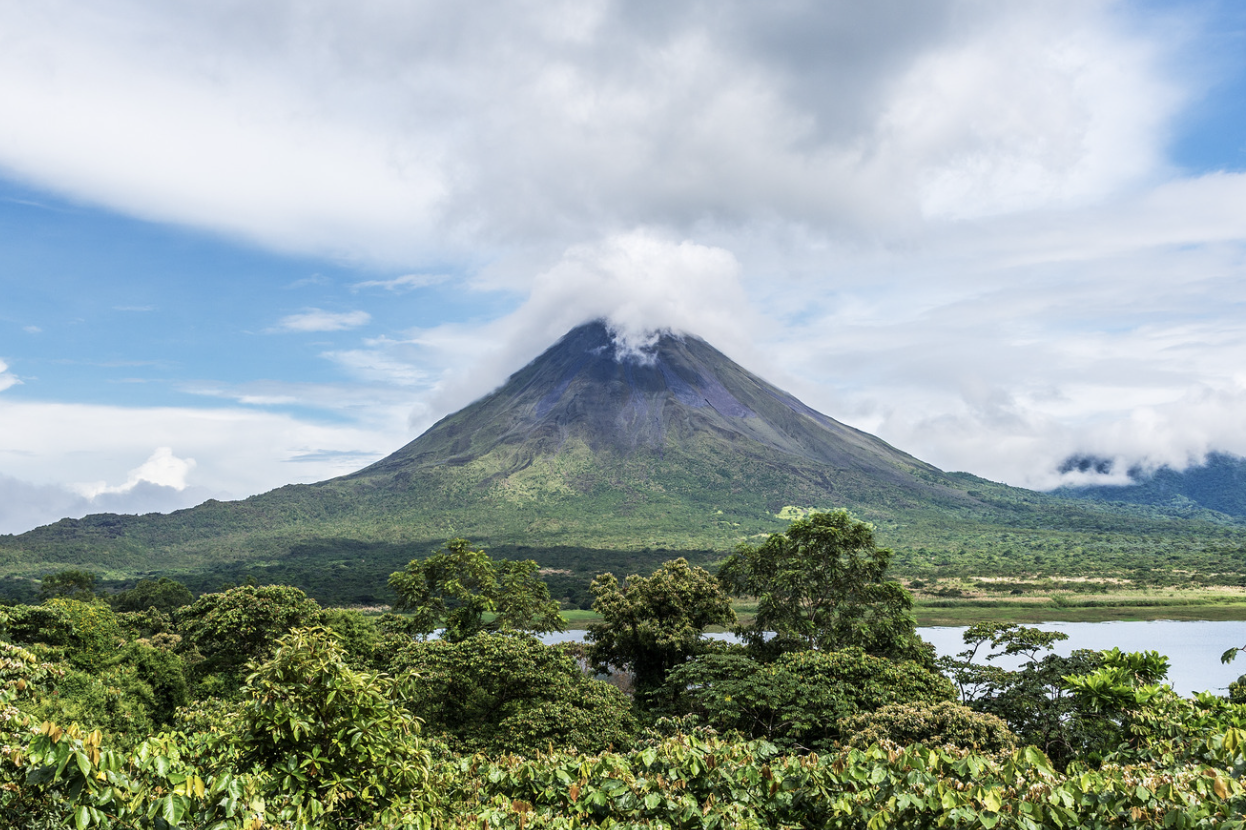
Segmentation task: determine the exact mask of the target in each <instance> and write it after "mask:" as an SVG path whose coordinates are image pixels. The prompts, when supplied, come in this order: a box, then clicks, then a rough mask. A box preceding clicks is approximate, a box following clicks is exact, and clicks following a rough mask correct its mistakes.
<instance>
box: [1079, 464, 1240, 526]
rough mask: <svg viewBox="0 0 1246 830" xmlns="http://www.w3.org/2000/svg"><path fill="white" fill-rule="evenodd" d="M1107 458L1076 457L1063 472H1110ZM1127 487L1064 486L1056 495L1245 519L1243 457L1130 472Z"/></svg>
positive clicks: (1110, 467)
mask: <svg viewBox="0 0 1246 830" xmlns="http://www.w3.org/2000/svg"><path fill="white" fill-rule="evenodd" d="M1112 467H1113V463H1112V461H1111V460H1110V459H1103V458H1090V457H1076V458H1072V459H1069V460H1068V461H1066V462H1065V468H1067V469H1065V468H1062V472H1067V471H1068V470H1072V469H1080V470H1082V471H1083V472H1087V471H1090V470H1095V471H1097V472H1099V473H1110V472H1112ZM1129 478H1130V481H1131V483H1130V484H1121V485H1111V486H1109V485H1102V484H1099V485H1086V486H1082V487H1064V488H1062V489H1060V490H1058V491H1057V493H1058V494H1060V495H1064V496H1069V497H1073V498H1081V499H1093V500H1095V501H1104V502H1121V503H1125V504H1149V505H1156V506H1167V507H1171V508H1174V509H1180V508H1182V507H1190V506H1196V507H1200V508H1203V509H1206V510H1215V511H1216V512H1218V513H1224V514H1225V515H1228V516H1236V517H1238V518H1246V458H1241V457H1239V456H1236V455H1231V454H1229V453H1218V452H1213V453H1209V454H1208V455H1207V458H1206V459H1205V460H1204V461H1203V463H1202V464H1195V465H1192V466H1190V467H1187V468H1186V469H1184V470H1174V469H1173V468H1172V467H1170V466H1168V465H1164V466H1162V467H1160V468H1159V469H1157V470H1154V471H1151V472H1145V471H1143V470H1141V469H1134V470H1130V471H1129Z"/></svg>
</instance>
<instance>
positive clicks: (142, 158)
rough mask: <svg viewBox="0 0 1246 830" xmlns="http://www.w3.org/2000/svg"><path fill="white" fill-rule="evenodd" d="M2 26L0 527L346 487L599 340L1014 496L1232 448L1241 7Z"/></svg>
mask: <svg viewBox="0 0 1246 830" xmlns="http://www.w3.org/2000/svg"><path fill="white" fill-rule="evenodd" d="M0 31H3V32H4V38H5V40H4V43H5V48H4V49H3V50H2V51H0V80H2V82H0V113H3V115H2V116H0V532H19V531H22V530H25V529H28V528H30V527H33V526H36V525H38V524H42V523H45V522H48V521H52V520H55V519H56V518H59V517H61V516H65V515H83V514H84V513H86V512H96V511H99V510H120V511H127V512H135V511H146V510H151V509H160V510H166V509H172V508H174V507H179V506H186V505H190V504H194V503H196V502H197V501H200V500H202V499H203V498H206V497H209V496H214V497H218V498H238V497H243V496H246V495H250V494H253V493H256V492H262V491H264V490H267V489H270V488H272V487H276V486H279V485H281V484H285V483H290V482H305V481H316V480H321V479H324V478H327V477H330V476H332V475H336V474H340V473H343V472H347V471H349V470H352V469H355V468H357V467H359V466H361V465H363V464H365V463H367V462H368V461H371V460H374V459H375V458H378V457H380V456H382V455H384V454H386V453H388V452H390V451H392V450H394V449H396V448H397V447H399V446H401V445H402V444H403V443H405V442H407V441H409V440H411V439H412V438H414V437H415V436H416V435H418V434H419V432H421V431H422V430H423V429H424V428H426V427H427V426H429V425H430V424H431V423H432V422H433V421H434V420H436V419H437V418H438V417H441V416H442V415H445V414H447V413H449V412H451V411H454V410H455V409H457V408H458V407H461V406H463V405H464V404H466V403H468V402H470V401H471V400H473V399H474V398H475V397H477V396H479V395H481V394H483V393H485V392H487V391H489V389H491V388H493V387H494V386H496V385H497V384H498V383H500V382H501V381H502V380H504V379H505V377H506V375H507V374H508V373H509V372H511V371H514V370H515V369H517V368H519V366H521V365H522V364H523V363H525V362H526V361H527V360H529V359H531V358H532V357H534V356H535V355H536V354H538V353H539V352H540V351H541V350H542V349H543V348H544V347H545V346H547V345H549V344H550V343H551V342H553V340H555V339H556V338H557V337H558V336H559V335H561V334H562V333H563V332H565V331H566V330H567V329H568V328H570V327H572V326H574V325H576V324H577V323H579V322H583V321H584V320H587V319H591V318H593V317H596V316H603V315H604V316H608V317H609V318H610V319H611V320H612V321H613V322H614V324H615V325H616V327H617V329H618V332H619V337H621V338H624V339H631V340H640V339H643V337H644V336H645V334H646V333H647V332H648V331H651V330H653V329H655V328H664V327H669V328H674V329H677V330H682V331H687V332H690V333H693V334H698V335H700V336H703V337H705V338H706V339H708V340H710V342H712V343H714V344H715V345H716V346H718V347H719V348H720V349H722V350H723V351H725V352H727V353H728V354H729V355H730V356H732V357H734V358H736V359H738V360H740V361H741V362H742V363H744V364H745V365H746V366H747V367H749V368H751V369H753V370H754V371H757V372H759V373H761V374H763V375H764V376H766V377H768V378H770V379H772V380H773V381H774V382H776V383H778V384H779V385H781V386H784V387H786V388H788V389H790V390H792V391H793V392H795V393H796V394H798V395H800V396H801V397H802V398H804V399H805V400H806V401H807V402H808V403H810V404H811V405H813V406H815V407H817V408H819V409H821V410H822V411H824V412H827V413H828V414H830V415H832V416H833V417H837V418H839V419H840V420H843V421H846V422H848V423H851V424H853V425H855V426H859V427H861V428H864V429H867V430H870V431H872V432H875V433H877V434H879V435H881V436H882V437H884V438H885V439H887V440H888V441H890V442H891V443H893V444H895V445H897V446H899V447H901V448H903V449H905V450H907V451H909V452H912V453H913V454H915V455H917V456H919V457H921V458H924V459H926V460H928V461H931V462H932V463H935V464H937V465H939V466H941V467H944V468H945V469H965V470H970V471H972V472H975V473H978V474H980V475H985V476H988V477H991V478H994V479H998V480H1004V481H1008V482H1010V483H1014V484H1018V485H1022V486H1031V487H1050V486H1054V485H1056V484H1058V483H1061V482H1063V481H1069V480H1073V479H1075V478H1076V477H1077V475H1078V474H1072V477H1070V476H1069V475H1064V476H1062V475H1060V474H1059V473H1058V472H1057V467H1058V465H1059V462H1060V461H1061V460H1062V459H1063V458H1065V457H1067V456H1068V455H1069V454H1071V453H1095V454H1099V455H1103V456H1106V457H1110V458H1115V459H1118V460H1119V461H1120V463H1119V464H1118V465H1117V468H1118V469H1125V468H1127V467H1128V466H1131V465H1134V464H1143V465H1148V464H1150V465H1156V464H1164V463H1168V464H1175V465H1178V466H1181V465H1185V464H1188V463H1193V462H1197V461H1198V460H1199V459H1200V458H1201V457H1202V456H1203V455H1204V454H1205V453H1206V452H1208V451H1210V450H1223V451H1229V452H1237V453H1243V454H1246V430H1242V429H1241V424H1242V422H1243V413H1246V369H1244V368H1242V367H1244V366H1246V359H1244V358H1246V329H1244V326H1243V323H1242V321H1243V320H1246V313H1244V312H1246V308H1244V307H1243V306H1244V304H1246V106H1244V105H1246V9H1243V7H1242V5H1241V4H1238V3H1232V2H1201V1H1200V0H1193V1H1192V2H1163V3H1160V2H1107V1H1106V0H1102V1H1095V0H1089V1H1084V0H1077V1H1076V2H1074V1H1073V0H1055V1H1054V2H1050V3H1043V4H1036V3H1022V2H999V3H986V2H979V0H931V2H925V3H921V4H913V3H911V2H907V1H906V0H890V2H887V1H886V0H880V2H876V3H872V4H869V5H868V7H867V6H865V5H864V4H859V3H851V2H839V3H836V2H829V3H828V2H817V3H815V2H807V3H802V2H796V3H790V4H786V5H784V6H782V7H773V6H772V5H771V4H762V3H752V2H734V3H733V2H721V3H709V2H703V3H695V2H690V3H683V4H670V3H663V4H658V3H653V4H649V3H628V4H622V3H617V2H607V0H597V1H596V2H580V1H579V0H577V1H576V2H570V1H569V2H566V3H557V2H554V3H541V4H533V5H526V6H525V5H516V4H497V5H496V6H494V7H492V8H491V9H490V11H489V13H487V14H486V13H481V12H480V11H479V10H478V9H477V10H475V11H472V12H470V13H469V11H468V10H465V9H462V8H455V7H452V6H449V5H447V4H433V3H405V4H388V3H376V4H359V3H347V2H339V1H338V0H326V1H325V2H323V3H318V4H314V5H312V4H303V3H296V2H292V1H291V2H277V1H276V0H271V1H270V2H265V3H251V4H242V3H236V4H229V3H225V4H222V3H208V2H203V3H198V2H190V3H183V4H162V3H154V2H150V0H105V2H94V3H90V4H87V3H80V2H72V0H70V1H69V2H58V3H46V2H45V3H35V2H14V3H10V4H6V6H5V8H4V10H2V11H0ZM1112 480H1119V475H1118V476H1117V477H1116V478H1115V479H1112Z"/></svg>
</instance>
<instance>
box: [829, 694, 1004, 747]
mask: <svg viewBox="0 0 1246 830" xmlns="http://www.w3.org/2000/svg"><path fill="white" fill-rule="evenodd" d="M840 729H841V730H842V731H843V734H845V735H847V736H848V738H847V740H846V741H845V743H846V744H847V745H848V746H851V747H857V748H859V749H864V748H866V747H868V746H870V745H871V744H876V743H881V742H883V741H890V742H891V743H893V744H898V745H900V746H909V745H912V744H925V745H926V746H935V745H951V746H957V747H962V748H964V749H975V750H979V751H982V752H999V751H1002V750H1010V749H1013V748H1015V747H1016V745H1017V736H1016V735H1014V734H1013V733H1012V730H1011V729H1009V728H1008V724H1006V723H1004V721H1003V719H1002V718H997V717H996V716H995V715H988V714H986V713H984V712H975V711H974V710H973V709H970V708H969V707H968V706H965V705H964V704H961V703H956V702H954V701H950V700H942V701H939V702H937V703H931V702H929V701H917V702H914V703H891V704H888V705H886V706H883V707H881V708H879V709H877V710H876V711H873V712H863V713H862V714H859V715H853V716H852V717H850V718H848V719H846V720H845V721H843V723H841V724H840Z"/></svg>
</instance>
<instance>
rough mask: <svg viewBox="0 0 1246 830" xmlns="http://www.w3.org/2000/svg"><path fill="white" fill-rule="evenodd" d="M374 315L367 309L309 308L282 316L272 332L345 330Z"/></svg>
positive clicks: (360, 323) (365, 322)
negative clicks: (325, 309) (329, 309)
mask: <svg viewBox="0 0 1246 830" xmlns="http://www.w3.org/2000/svg"><path fill="white" fill-rule="evenodd" d="M371 320H372V315H371V314H369V313H368V312H366V311H323V310H321V309H319V308H309V309H307V310H306V311H301V312H299V313H298V314H291V315H289V316H288V317H282V318H281V319H280V320H278V321H277V325H275V326H273V327H272V328H271V329H269V331H270V332H312V331H344V330H346V329H353V328H358V327H359V326H364V325H367V324H368V323H369V322H371Z"/></svg>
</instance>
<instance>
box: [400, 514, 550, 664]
mask: <svg viewBox="0 0 1246 830" xmlns="http://www.w3.org/2000/svg"><path fill="white" fill-rule="evenodd" d="M537 567H538V566H537V563H536V562H534V561H532V560H531V559H526V560H524V561H510V560H505V559H503V560H494V559H493V558H491V557H490V556H489V555H488V554H487V553H485V552H484V551H483V550H477V549H475V548H473V547H472V543H471V542H469V541H467V540H466V539H451V540H450V541H448V542H446V544H445V545H444V546H443V547H442V549H441V550H439V551H438V552H436V553H434V554H433V555H432V556H430V557H428V558H427V559H423V560H420V559H413V560H411V562H410V563H408V564H407V567H406V568H405V569H403V570H401V571H398V572H396V573H394V574H392V575H391V576H390V577H389V587H390V588H392V589H393V590H394V593H396V594H398V602H397V603H395V604H394V608H395V610H398V611H411V612H413V620H412V627H413V629H414V630H415V631H417V632H419V633H421V634H431V633H432V632H434V631H436V630H437V629H438V628H439V627H444V629H445V632H444V634H443V637H444V638H445V639H447V640H451V641H458V640H464V639H466V638H468V637H471V636H472V635H474V634H476V633H477V632H481V631H531V632H535V633H544V632H548V631H562V630H563V628H564V624H563V620H562V615H561V614H559V612H558V603H557V602H554V601H553V600H551V599H550V598H549V588H548V587H546V585H545V583H544V582H542V581H541V578H540V577H539V576H538V575H537Z"/></svg>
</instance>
